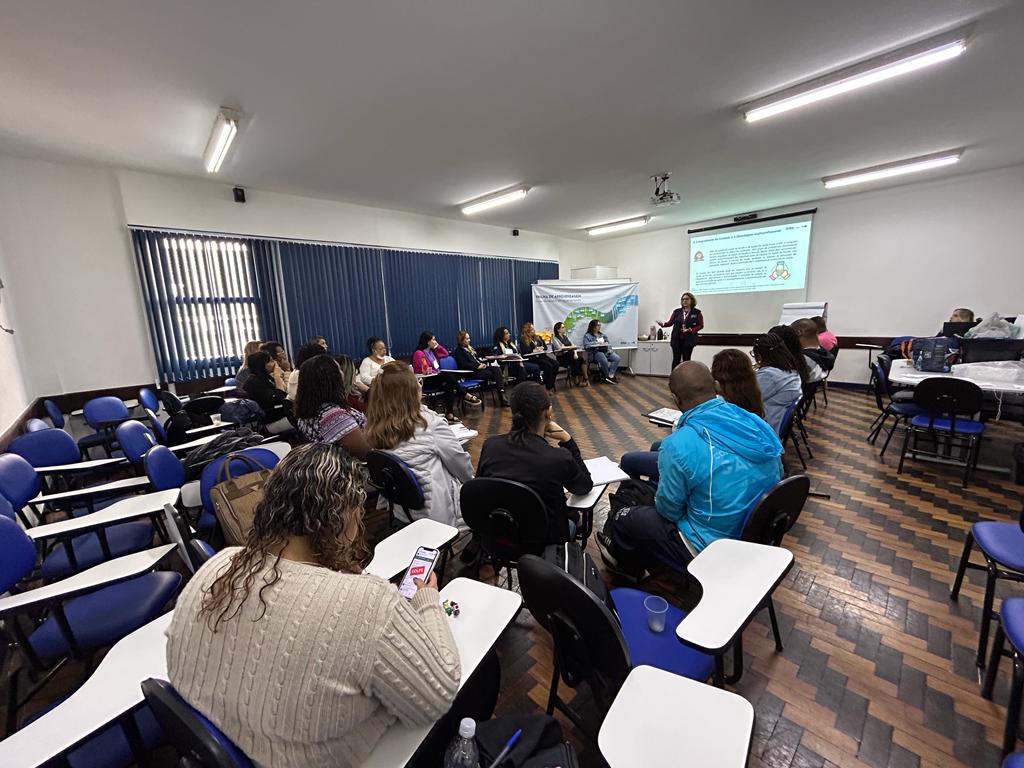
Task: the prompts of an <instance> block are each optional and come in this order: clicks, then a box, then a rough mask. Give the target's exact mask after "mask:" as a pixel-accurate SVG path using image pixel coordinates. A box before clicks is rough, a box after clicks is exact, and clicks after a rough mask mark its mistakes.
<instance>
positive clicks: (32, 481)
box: [0, 453, 39, 512]
mask: <svg viewBox="0 0 1024 768" xmlns="http://www.w3.org/2000/svg"><path fill="white" fill-rule="evenodd" d="M0 494H3V495H4V496H6V497H7V500H8V501H9V502H11V506H12V507H14V510H15V511H16V512H17V511H18V510H20V509H21V508H22V507H24V506H25V505H26V504H28V502H29V501H30V500H32V499H34V498H35V497H36V496H38V495H39V476H38V475H36V471H35V470H34V469H33V468H32V465H31V464H29V463H28V462H27V461H25V459H23V458H21V456H19V455H18V454H16V453H5V454H3V455H2V456H0Z"/></svg>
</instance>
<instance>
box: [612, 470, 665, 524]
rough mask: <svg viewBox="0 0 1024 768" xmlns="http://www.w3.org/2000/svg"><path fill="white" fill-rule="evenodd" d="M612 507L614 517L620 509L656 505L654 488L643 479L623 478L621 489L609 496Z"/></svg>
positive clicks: (620, 484)
mask: <svg viewBox="0 0 1024 768" xmlns="http://www.w3.org/2000/svg"><path fill="white" fill-rule="evenodd" d="M608 503H609V504H610V505H611V508H612V513H613V514H612V515H611V516H612V517H614V516H615V515H614V513H615V512H618V511H619V510H620V509H626V508H627V507H650V506H653V505H654V488H652V487H651V485H650V483H645V482H644V481H643V480H633V479H629V480H623V481H622V482H621V483H619V489H618V490H617V491H615V493H613V494H612V495H611V496H609V497H608Z"/></svg>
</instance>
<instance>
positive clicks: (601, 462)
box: [583, 456, 629, 486]
mask: <svg viewBox="0 0 1024 768" xmlns="http://www.w3.org/2000/svg"><path fill="white" fill-rule="evenodd" d="M583 463H584V464H586V465H587V469H588V470H589V471H590V479H591V480H593V481H594V485H595V486H598V485H608V484H609V483H621V482H622V481H623V480H628V479H629V475H627V474H626V473H625V472H623V471H622V470H621V469H619V465H618V464H616V463H615V462H614V461H612V460H611V459H609V458H608V457H607V456H598V457H597V458H596V459H587V460H586V461H584V462H583Z"/></svg>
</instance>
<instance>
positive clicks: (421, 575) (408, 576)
mask: <svg viewBox="0 0 1024 768" xmlns="http://www.w3.org/2000/svg"><path fill="white" fill-rule="evenodd" d="M436 562H437V550H436V549H430V548H429V547H420V548H419V549H417V550H416V554H415V555H413V558H412V562H411V563H409V567H408V568H407V569H406V571H405V576H403V577H402V583H401V584H400V585H399V587H398V591H399V592H401V593H402V596H403V597H407V598H409V599H410V600H412V598H413V597H414V596H415V595H416V584H415V583H414V582H413V579H419V580H420V581H426V580H427V579H429V578H430V573H431V571H433V570H434V563H436Z"/></svg>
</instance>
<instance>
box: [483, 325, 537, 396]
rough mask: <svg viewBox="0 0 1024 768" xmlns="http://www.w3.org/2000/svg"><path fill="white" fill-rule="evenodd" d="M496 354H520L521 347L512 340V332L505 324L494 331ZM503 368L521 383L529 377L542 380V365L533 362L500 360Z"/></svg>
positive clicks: (517, 382)
mask: <svg viewBox="0 0 1024 768" xmlns="http://www.w3.org/2000/svg"><path fill="white" fill-rule="evenodd" d="M494 354H496V355H516V356H518V355H519V348H518V347H516V343H515V341H513V340H512V332H511V331H510V330H509V329H508V328H506V327H505V326H501V327H500V328H498V329H497V330H495V331H494ZM499 362H500V364H501V367H502V369H503V370H506V371H508V375H509V376H511V377H512V378H513V379H515V382H516V384H520V383H522V382H524V381H526V380H527V379H531V380H533V381H539V380H540V366H539V365H537V364H536V363H532V362H525V361H524V362H519V361H517V360H500V361H499Z"/></svg>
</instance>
